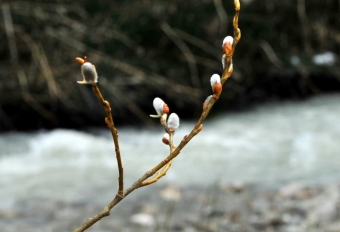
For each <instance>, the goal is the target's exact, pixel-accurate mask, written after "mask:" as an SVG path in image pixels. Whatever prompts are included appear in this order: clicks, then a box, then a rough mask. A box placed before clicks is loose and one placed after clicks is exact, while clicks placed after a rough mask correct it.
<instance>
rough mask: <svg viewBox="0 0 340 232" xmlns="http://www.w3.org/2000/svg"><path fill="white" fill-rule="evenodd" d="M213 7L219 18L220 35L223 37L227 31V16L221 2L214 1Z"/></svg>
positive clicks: (218, 0)
mask: <svg viewBox="0 0 340 232" xmlns="http://www.w3.org/2000/svg"><path fill="white" fill-rule="evenodd" d="M214 5H215V8H216V12H217V15H218V17H219V18H220V35H225V34H226V31H228V14H227V12H226V11H225V10H224V7H223V3H222V0H214Z"/></svg>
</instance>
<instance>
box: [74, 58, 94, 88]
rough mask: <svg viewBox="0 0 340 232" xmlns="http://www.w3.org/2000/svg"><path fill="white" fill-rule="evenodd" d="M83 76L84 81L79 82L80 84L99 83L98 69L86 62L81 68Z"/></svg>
mask: <svg viewBox="0 0 340 232" xmlns="http://www.w3.org/2000/svg"><path fill="white" fill-rule="evenodd" d="M81 75H82V76H83V81H78V83H80V84H92V83H97V82H98V74H97V71H96V68H95V67H94V65H93V64H91V63H90V62H86V63H84V64H83V65H82V66H81Z"/></svg>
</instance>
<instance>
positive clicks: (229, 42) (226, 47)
mask: <svg viewBox="0 0 340 232" xmlns="http://www.w3.org/2000/svg"><path fill="white" fill-rule="evenodd" d="M233 42H234V38H233V37H231V36H227V37H225V38H224V40H223V43H222V51H223V52H224V54H226V55H227V56H231V54H232V52H233Z"/></svg>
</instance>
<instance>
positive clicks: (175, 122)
mask: <svg viewBox="0 0 340 232" xmlns="http://www.w3.org/2000/svg"><path fill="white" fill-rule="evenodd" d="M178 127H179V117H178V115H177V114H176V113H171V114H170V116H169V118H168V129H173V130H177V129H178Z"/></svg>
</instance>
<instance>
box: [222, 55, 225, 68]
mask: <svg viewBox="0 0 340 232" xmlns="http://www.w3.org/2000/svg"><path fill="white" fill-rule="evenodd" d="M225 57H226V55H225V54H223V55H222V68H223V70H224V69H225Z"/></svg>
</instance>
